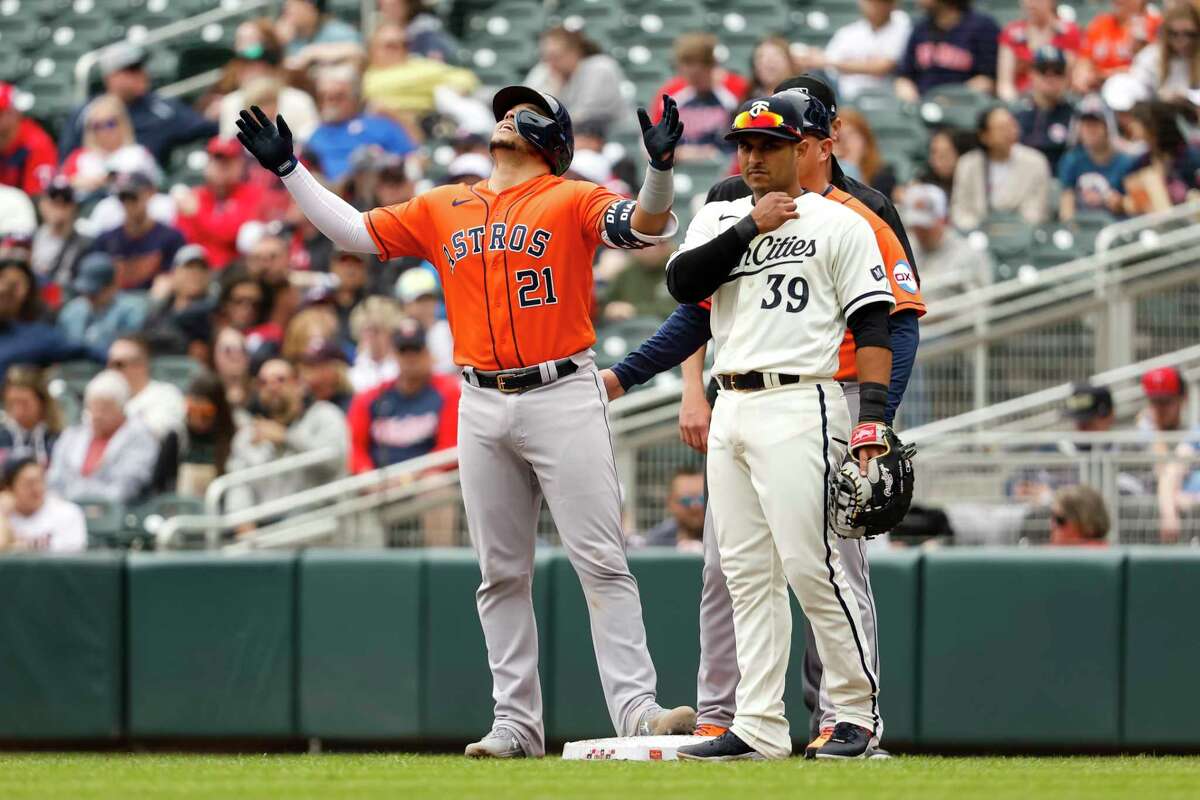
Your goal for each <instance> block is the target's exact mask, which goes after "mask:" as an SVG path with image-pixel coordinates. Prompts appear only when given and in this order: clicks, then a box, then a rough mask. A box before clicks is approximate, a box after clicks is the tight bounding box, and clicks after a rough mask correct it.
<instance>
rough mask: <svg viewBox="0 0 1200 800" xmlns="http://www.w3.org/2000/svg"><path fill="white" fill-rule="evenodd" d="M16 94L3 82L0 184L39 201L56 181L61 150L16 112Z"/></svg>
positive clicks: (37, 126)
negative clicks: (44, 191)
mask: <svg viewBox="0 0 1200 800" xmlns="http://www.w3.org/2000/svg"><path fill="white" fill-rule="evenodd" d="M15 93H16V92H15V90H14V89H13V86H12V84H9V83H4V82H2V81H0V183H2V184H5V185H7V186H15V187H16V188H18V189H20V190H21V191H23V192H25V194H27V195H29V196H30V197H37V196H38V195H40V194H41V193H42V191H43V190H44V189H45V188H46V186H47V185H48V184H49V183H50V179H51V178H53V177H54V168H55V165H57V164H58V148H57V147H55V146H54V140H53V139H51V138H50V134H48V133H46V131H44V130H42V126H41V125H38V124H37V123H36V122H34V121H33V120H31V119H29V118H28V117H26V116H25V115H24V114H22V113H21V112H20V111H19V110H18V109H17V107H16V105H15V104H14V100H15V98H14V95H15Z"/></svg>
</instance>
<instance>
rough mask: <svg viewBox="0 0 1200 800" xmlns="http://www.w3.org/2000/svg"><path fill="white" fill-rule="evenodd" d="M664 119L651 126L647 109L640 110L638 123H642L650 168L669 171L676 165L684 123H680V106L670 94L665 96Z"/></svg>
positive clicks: (663, 97)
mask: <svg viewBox="0 0 1200 800" xmlns="http://www.w3.org/2000/svg"><path fill="white" fill-rule="evenodd" d="M662 99H663V113H662V118H661V119H659V121H658V124H657V125H652V124H650V115H649V114H648V113H646V109H644V108H639V109H638V121H639V122H641V123H642V141H643V142H644V143H645V145H646V152H647V153H648V154H649V155H650V166H652V167H654V168H655V169H660V170H667V169H670V168H671V167H673V166H674V165H675V145H677V144H679V138H680V137H681V136H683V123H682V122H680V121H679V104H678V103H676V102H675V98H674V97H671V95H669V94H664V95H663V96H662Z"/></svg>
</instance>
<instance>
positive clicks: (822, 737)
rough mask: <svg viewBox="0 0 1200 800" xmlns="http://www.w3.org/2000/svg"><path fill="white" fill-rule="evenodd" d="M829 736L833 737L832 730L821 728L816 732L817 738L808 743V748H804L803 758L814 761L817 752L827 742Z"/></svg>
mask: <svg viewBox="0 0 1200 800" xmlns="http://www.w3.org/2000/svg"><path fill="white" fill-rule="evenodd" d="M830 736H833V728H821V730H820V731H818V732H817V738H815V739H813V740H812V741H811V742H809V743H808V746H807V747H805V748H804V757H805V758H808V759H813V760H815V759H816V757H817V751H818V750H820V749H821V748H822V747H824V746H825V743H826V742H828V741H829V737H830Z"/></svg>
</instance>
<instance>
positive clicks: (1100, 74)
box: [1075, 0, 1162, 92]
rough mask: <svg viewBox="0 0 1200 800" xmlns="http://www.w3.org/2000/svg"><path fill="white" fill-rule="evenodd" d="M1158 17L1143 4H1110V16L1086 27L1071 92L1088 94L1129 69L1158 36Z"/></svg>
mask: <svg viewBox="0 0 1200 800" xmlns="http://www.w3.org/2000/svg"><path fill="white" fill-rule="evenodd" d="M1161 24H1162V17H1161V16H1159V14H1158V12H1157V11H1154V10H1153V9H1149V8H1147V7H1146V0H1112V12H1111V13H1109V14H1100V15H1099V16H1097V17H1096V18H1095V19H1093V20H1092V21H1091V22H1090V23H1089V24H1088V26H1087V31H1085V32H1084V34H1083V43H1082V45H1081V46H1080V48H1079V55H1080V58H1079V61H1078V62H1077V63H1076V65H1075V88H1076V90H1078V91H1080V92H1091V91H1095V90H1097V89H1099V88H1100V84H1102V83H1104V81H1105V80H1106V79H1107V78H1108V77H1109V76H1110V75H1113V74H1115V73H1118V72H1124V71H1126V70H1127V69H1129V65H1130V64H1132V63H1133V57H1134V56H1136V55H1137V54H1138V51H1140V50H1141V49H1142V48H1143V47H1145V46H1146V45H1147V44H1149V43H1150V42H1153V41H1154V39H1155V37H1156V36H1157V35H1158V26H1159V25H1161Z"/></svg>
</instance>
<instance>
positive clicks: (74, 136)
mask: <svg viewBox="0 0 1200 800" xmlns="http://www.w3.org/2000/svg"><path fill="white" fill-rule="evenodd" d="M146 60H147V55H146V51H145V50H143V49H142V48H141V47H139V46H138V45H135V44H131V43H129V42H118V43H117V44H113V45H110V46H109V47H106V48H105V49H104V51H103V53H102V54H101V56H100V72H101V74H103V76H104V89H105V91H106V92H107V93H108V94H113V95H116V96H117V97H118V98H119V99H120V100H121V102H123V103H124V104H125V107H126V109H127V110H128V112H129V119H130V121H131V122H132V123H133V132H134V136H135V137H136V139H137V141H138V142H139V143H141V144H143V145H145V147H146V149H147V150H149V151H150V154H151V155H153V156H154V158H155V160H157V161H158V163H160V164H165V163H166V162H167V160H168V159H169V158H170V156H171V151H172V150H174V149H175V147H177V146H178V145H181V144H186V143H187V142H192V141H195V140H196V139H205V138H208V137H210V136H215V135H216V133H217V125H216V123H215V122H210V121H209V120H206V119H205V118H204V117H203V116H201V115H200V114H199V113H197V112H196V111H195V110H193V109H192V108H191V106H188V105H187V104H185V103H183V102H181V101H179V100H177V99H175V98H173V97H163V96H162V95H160V94H158V93H157V92H154V91H152V90H151V88H150V75H149V73H147V72H146ZM88 105H90V103H85V104H84V105H82V106H80V107H79V108H78V109H76V110H75V112H74V113H73V114H72V115H71V119H70V120H69V121H68V122H67V124H66V125H64V126H63V129H62V133H61V134H60V137H59V143H58V144H59V150H60V152H63V153H70V152H72V151H73V150H75V148H76V147H78V146H79V143H80V141H81V140H82V138H83V122H84V120H85V119H86V118H87V108H88Z"/></svg>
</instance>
